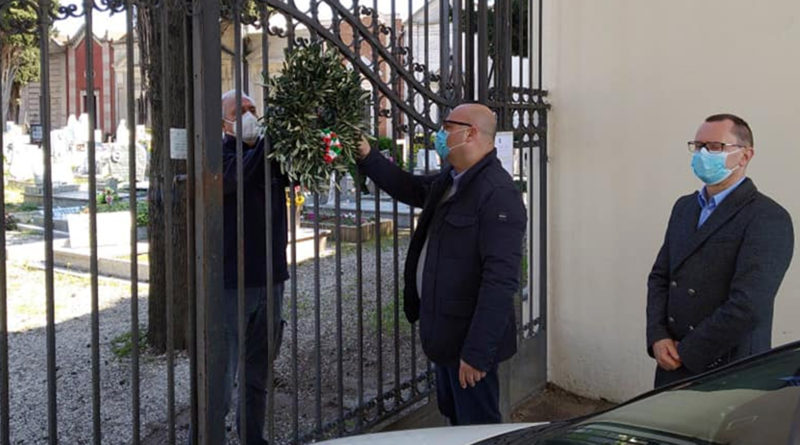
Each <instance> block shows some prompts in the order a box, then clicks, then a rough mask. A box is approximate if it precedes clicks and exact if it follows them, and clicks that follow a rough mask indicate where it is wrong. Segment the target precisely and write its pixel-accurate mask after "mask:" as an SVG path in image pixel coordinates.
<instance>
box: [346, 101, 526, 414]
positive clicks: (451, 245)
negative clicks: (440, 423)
mask: <svg viewBox="0 0 800 445" xmlns="http://www.w3.org/2000/svg"><path fill="white" fill-rule="evenodd" d="M495 131H496V121H495V117H494V114H493V113H492V111H491V110H490V109H489V108H487V107H485V106H483V105H479V104H463V105H460V106H458V107H456V108H455V109H453V111H452V112H451V113H450V114H449V115H448V116H447V118H446V119H445V120H444V121H443V126H442V129H441V130H440V131H439V132H438V133H437V135H436V142H435V145H436V151H437V152H438V153H439V155H440V156H441V158H442V160H443V161H444V160H447V161H448V164H449V166H447V167H444V168H443V170H442V171H441V172H440V173H439V174H436V175H430V176H415V175H412V174H410V173H408V172H405V171H403V170H402V169H400V168H399V167H397V166H396V165H395V164H393V163H392V162H390V161H389V160H388V159H386V158H385V157H383V156H382V155H381V154H380V152H378V151H377V150H376V149H373V150H370V147H369V144H367V143H366V142H364V143H362V145H361V149H360V151H361V153H360V155H361V160H360V162H359V167H360V168H361V170H362V171H363V172H364V173H365V174H367V175H368V176H369V177H370V178H371V179H372V180H373V181H374V182H375V183H376V184H377V185H378V186H379V187H380V188H381V189H383V190H385V191H387V192H388V193H389V194H390V195H392V197H394V198H396V199H398V200H399V201H402V202H404V203H406V204H408V205H411V206H415V207H422V208H423V210H422V214H421V215H420V218H419V222H418V225H417V228H416V231H415V232H414V235H413V236H412V238H411V243H410V245H409V248H408V254H407V256H406V264H405V272H404V281H405V289H404V300H403V310H404V312H405V315H406V318H407V319H408V321H409V322H411V323H413V322H416V321H417V320H419V322H420V325H419V334H420V340H421V342H422V347H423V349H424V351H425V354H426V355H427V356H428V358H429V359H431V361H433V362H434V363H435V365H436V366H435V373H436V394H437V401H438V405H439V411H440V412H441V413H442V414H443V415H445V416H446V417H448V418H449V420H450V422H451V423H452V424H453V425H468V424H483V423H498V422H501V416H500V410H499V383H498V376H497V365H498V364H499V363H500V362H502V361H503V360H506V359H508V358H510V357H511V356H512V355H513V354H514V353H515V352H516V329H517V326H516V322H515V320H514V303H513V301H514V294H515V293H516V292H517V291H518V290H519V275H520V261H521V258H522V238H523V236H524V234H525V227H526V221H527V215H526V212H525V207H524V205H523V203H522V198H521V195H520V193H519V191H518V190H517V188H516V187H515V185H514V183H513V181H512V179H511V177H510V176H509V174H508V173H507V172H506V171H505V170H504V169H503V167H502V165H501V164H500V161H499V160H498V158H497V152H496V150H495V149H494V137H495Z"/></svg>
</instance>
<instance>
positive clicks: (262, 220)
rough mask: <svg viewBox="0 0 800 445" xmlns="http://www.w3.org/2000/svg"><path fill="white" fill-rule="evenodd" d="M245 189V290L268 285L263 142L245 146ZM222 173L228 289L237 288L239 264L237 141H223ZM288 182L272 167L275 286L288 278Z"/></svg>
mask: <svg viewBox="0 0 800 445" xmlns="http://www.w3.org/2000/svg"><path fill="white" fill-rule="evenodd" d="M242 150H243V155H242V170H243V175H242V178H243V182H244V183H243V187H244V215H243V217H244V263H245V267H244V274H245V275H244V278H245V280H244V281H245V287H248V288H250V287H263V286H266V284H267V276H266V275H267V274H266V271H267V249H266V194H265V193H264V190H265V184H264V139H263V138H262V139H260V140H259V141H258V143H256V145H255V146H254V147H248V146H247V145H242ZM222 170H223V187H224V192H223V193H224V198H223V200H224V206H225V220H224V232H225V288H226V289H235V288H236V284H237V272H236V266H237V264H236V260H237V249H236V245H237V238H236V138H234V137H232V136H229V135H226V136H225V138H224V139H223V140H222ZM288 183H289V181H288V179H287V178H286V176H285V175H284V174H282V173H281V171H280V167H279V166H278V164H277V163H275V162H273V163H272V188H271V191H272V212H271V214H272V243H273V244H272V255H273V256H272V258H273V260H272V261H273V263H272V271H273V274H274V282H275V283H280V282H282V281H285V280H287V279H288V278H289V272H288V270H287V266H286V243H287V233H286V192H285V190H286V187H287V185H288Z"/></svg>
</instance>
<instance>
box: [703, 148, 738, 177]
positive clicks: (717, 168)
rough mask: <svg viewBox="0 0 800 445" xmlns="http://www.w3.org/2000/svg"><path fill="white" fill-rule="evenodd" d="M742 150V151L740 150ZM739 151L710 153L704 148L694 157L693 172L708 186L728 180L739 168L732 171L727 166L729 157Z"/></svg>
mask: <svg viewBox="0 0 800 445" xmlns="http://www.w3.org/2000/svg"><path fill="white" fill-rule="evenodd" d="M739 150H741V149H739ZM739 150H734V151H730V152H721V153H709V151H708V150H707V149H706V148H705V147H703V148H701V149H700V151H697V152H695V153H694V155H693V156H692V171H694V174H695V176H697V177H698V178H699V179H700V180H701V181H703V182H704V183H705V184H706V185H716V184H719V183H720V182H722V181H724V180H726V179H728V177H729V176H730V175H731V174H733V172H734V170H736V169H738V168H739V166H738V165H737V166H736V167H734V168H732V169H730V168H728V167H727V166H726V163H727V160H728V155H730V154H732V153H736V152H737V151H739Z"/></svg>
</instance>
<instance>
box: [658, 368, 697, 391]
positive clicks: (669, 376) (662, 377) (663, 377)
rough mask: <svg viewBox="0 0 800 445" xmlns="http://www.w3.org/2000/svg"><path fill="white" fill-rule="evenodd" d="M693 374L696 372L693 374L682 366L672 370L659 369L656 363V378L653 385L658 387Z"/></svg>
mask: <svg viewBox="0 0 800 445" xmlns="http://www.w3.org/2000/svg"><path fill="white" fill-rule="evenodd" d="M695 375H697V374H694V373H693V372H691V371H689V370H688V369H686V368H685V367H683V366H681V367H680V368H678V369H676V370H674V371H665V370H663V369H661V367H660V366H658V365H656V378H655V382H654V385H653V386H654V387H655V388H659V387H661V386H666V385H669V384H670V383H674V382H677V381H678V380H683V379H688V378H689V377H692V376H695Z"/></svg>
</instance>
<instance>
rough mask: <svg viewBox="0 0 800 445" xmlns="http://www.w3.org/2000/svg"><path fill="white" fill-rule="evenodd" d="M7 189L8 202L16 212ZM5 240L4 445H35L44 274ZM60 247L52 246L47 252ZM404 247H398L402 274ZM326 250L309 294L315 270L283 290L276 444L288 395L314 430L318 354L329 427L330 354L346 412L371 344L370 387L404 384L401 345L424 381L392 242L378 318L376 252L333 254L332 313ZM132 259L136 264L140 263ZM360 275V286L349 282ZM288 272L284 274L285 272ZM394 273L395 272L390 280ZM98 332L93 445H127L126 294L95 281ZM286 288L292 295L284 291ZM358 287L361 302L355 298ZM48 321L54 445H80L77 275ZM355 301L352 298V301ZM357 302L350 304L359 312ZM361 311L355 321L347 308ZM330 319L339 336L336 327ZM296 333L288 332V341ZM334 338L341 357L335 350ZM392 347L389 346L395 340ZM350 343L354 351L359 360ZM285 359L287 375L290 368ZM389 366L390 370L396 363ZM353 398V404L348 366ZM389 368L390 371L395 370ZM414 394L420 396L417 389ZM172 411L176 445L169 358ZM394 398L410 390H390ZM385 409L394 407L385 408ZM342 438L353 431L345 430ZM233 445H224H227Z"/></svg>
mask: <svg viewBox="0 0 800 445" xmlns="http://www.w3.org/2000/svg"><path fill="white" fill-rule="evenodd" d="M13 193H14V192H13V189H12V190H10V191H9V194H7V195H6V196H7V198H8V201H9V202H10V203H11V204H12V205H11V206H10V207H9V208H13V207H14V206H15V205H16V206H17V208H19V207H20V206H19V203H15V201H14V198H13ZM6 236H7V244H8V246H7V252H8V261H7V269H6V270H7V276H8V314H9V354H10V356H9V372H10V393H11V394H10V397H11V405H12V406H11V435H12V439H13V441H14V443H20V444H35V443H42V442H44V441H46V435H47V422H46V420H45V419H47V374H46V369H47V363H46V351H47V346H46V326H47V321H46V320H47V318H46V310H47V306H46V297H45V295H46V293H45V271H44V262H43V259H44V249H45V247H44V239H43V235H42V233H41V232H40V231H36V230H30V229H18V230H9V231H7V232H6ZM63 242H65V240H64V239H56V240H55V244H56V245H58V244H59V243H63ZM407 244H408V237H407V235H405V234H401V235H400V236H399V238H398V244H397V246H398V250H399V255H400V256H399V257H398V262H397V263H396V264H397V266H398V267H402V264H403V261H404V257H405V249H406V246H407ZM334 245H335V244H334V242H333V241H332V242H329V244H328V248H327V249H326V251H325V252H323V253H322V255H321V258H320V261H319V268H320V274H319V282H318V283H317V282H316V281H315V273H314V270H315V262H314V260H313V259H311V260H306V261H304V262H301V263H299V264H298V265H297V267H296V270H295V272H294V273H295V276H296V277H297V280H296V282H295V285H294V286H293V285H292V281H288V282H287V286H286V295H285V298H284V305H283V316H284V319H285V320H287V322H288V325H287V326H286V330H285V333H284V339H283V343H282V348H281V352H280V356H279V358H278V360H277V361H276V363H275V372H276V386H277V387H276V393H275V400H276V402H275V403H276V431H278V432H279V436H280V438H281V442H285V441H286V440H288V439H289V438H290V437H291V435H292V434H293V431H292V418H293V415H292V414H293V413H292V406H293V398H294V397H295V396H294V394H295V393H296V394H297V399H298V402H297V411H298V417H299V428H300V431H301V433H302V432H303V431H309V430H310V429H312V428H313V427H314V425H316V424H317V421H318V419H317V418H316V415H315V411H316V409H315V407H316V403H317V398H316V397H317V396H316V394H317V387H316V373H317V369H318V368H317V366H318V365H317V357H318V356H317V354H318V353H319V373H320V375H321V376H322V378H321V382H320V383H321V387H320V388H319V394H320V401H319V403H320V405H321V413H322V419H321V423H322V424H326V423H328V422H330V421H333V420H335V419H336V417H337V415H338V412H339V411H338V406H339V394H338V357H339V354H338V351H339V350H341V360H342V381H343V394H342V396H343V400H344V406H345V409H344V411H345V412H348V410H350V409H351V408H354V407H356V406H357V405H358V404H359V398H361V399H363V400H364V401H369V400H370V399H372V398H374V397H375V396H376V394H377V393H378V391H377V388H378V368H379V356H378V338H379V337H378V333H379V332H380V341H381V344H382V355H381V356H380V367H382V368H383V379H382V382H381V384H382V385H383V387H384V391H385V392H391V390H392V389H394V388H395V387H396V385H400V384H401V383H402V382H404V381H407V380H409V379H410V378H411V377H412V364H411V344H412V342H414V343H415V347H416V354H417V360H416V363H415V365H414V366H415V368H416V369H415V371H416V373H417V374H418V373H419V372H421V371H423V370H425V369H427V366H428V364H427V362H426V360H425V358H424V355H423V354H422V353H421V351H422V350H421V347H420V346H419V344H418V340H417V338H416V336H415V335H413V334H412V332H411V329H410V325H408V323H406V322H405V319H404V316H403V314H402V310H401V309H402V308H401V306H400V304H397V301H399V298H400V292H401V290H402V289H396V288H395V286H394V274H395V270H394V267H395V263H394V256H393V252H394V245H393V241H392V237H384V238H383V239H382V241H381V248H380V251H381V255H380V263H381V275H380V283H381V286H380V295H381V304H380V307H381V310H380V313H379V311H378V310H377V308H378V304H377V295H378V288H377V287H376V281H377V280H376V267H375V265H376V259H377V258H376V256H377V255H376V251H377V249H376V245H375V242H374V241H372V242H368V243H364V244H363V245H362V248H361V258H362V260H361V263H360V265H359V264H358V258H357V257H358V247H357V246H356V245H355V244H352V243H342V248H341V251H340V252H341V269H340V271H341V275H340V284H339V286H340V287H341V295H342V298H341V304H340V308H339V309H337V298H336V295H337V290H336V289H337V280H336V256H335V255H334V252H335V251H334ZM143 259H144V258H142V257H141V256H140V258H139V260H140V261H141V260H143ZM359 267H360V268H361V270H362V276H363V281H362V282H361V283H360V284H359V282H358V281H357V277H356V273H355V271H356V270H357V269H358V268H359ZM290 268H291V266H290ZM397 272H398V273H401V272H402V271H401V270H398V271H397ZM98 283H99V287H98V305H99V332H100V342H99V349H100V382H101V385H100V386H101V391H100V397H101V421H102V431H103V443H129V442H130V440H131V434H132V433H131V422H132V413H131V409H132V392H131V357H130V350H131V342H132V340H133V339H132V338H131V320H132V318H131V290H130V283H129V282H128V281H126V280H120V279H115V278H110V277H105V276H100V277H98ZM317 285H318V286H319V292H318V295H319V303H318V304H319V314H320V318H319V332H320V335H319V337H317V335H316V330H317V321H316V314H317V311H316V308H317V300H316V298H317V293H315V288H316V286H317ZM293 287H295V290H294V291H293V289H292V288H293ZM359 287H360V292H359ZM54 289H55V294H54V315H55V338H56V369H57V372H56V376H57V377H56V391H57V400H58V425H59V426H58V435H59V439H60V440H61V441H64V442H66V443H80V442H81V441H83V440H86V439H87V438H88V437H91V431H92V411H91V409H92V381H91V369H92V368H91V366H92V359H91V277H90V276H89V275H88V274H85V273H82V272H77V271H73V270H68V269H65V268H60V267H56V268H55V269H54ZM359 294H360V295H361V297H360V298H359V297H358V295H359ZM147 296H148V286H147V283H145V282H140V283H139V295H138V302H139V323H140V332H141V334H142V335H146V332H147ZM359 300H360V301H359ZM359 305H361V307H362V311H361V315H360V316H359V311H358V306H359ZM337 310H339V311H340V312H341V324H340V323H338V322H337V316H336V314H337ZM294 327H296V329H294ZM340 333H341V348H340V347H339V344H338V341H337V338H339V334H340ZM396 335H397V343H396V345H397V346H395V336H396ZM359 337H360V338H361V339H362V341H363V346H362V348H361V349H359V346H358V343H359ZM140 345H141V346H142V347H143V349H142V355H141V358H140V391H141V395H140V401H141V423H142V437H143V438H146V439H147V440H146V441H145V443H153V444H155V443H162V440H163V439H164V438H165V433H166V428H165V425H166V423H167V408H166V407H167V388H168V382H167V377H166V376H167V370H166V363H167V359H166V356H165V355H163V354H162V355H155V354H153V353H152V352H151V351H148V350H147V348H146V339H145V338H142V339H141V340H140ZM294 357H296V365H295V361H294ZM396 359H397V361H395V360H396ZM359 362H362V363H363V367H362V369H361V378H362V379H363V380H362V391H363V392H362V394H361V395H359V392H358V387H359V365H358V363H359ZM396 365H397V366H396ZM425 384H426V383H425V382H422V383H421V384H420V385H419V387H420V388H422V389H424V387H425ZM174 385H175V387H174V388H175V400H176V413H177V432H178V439H179V441H182V440H183V438H184V437H185V436H186V435H187V433H188V418H189V359H188V356H187V355H186V353H185V352H183V351H179V352H178V353H177V354H176V357H175V382H174ZM401 392H402V394H403V396H404V397H407V396H408V395H409V389H408V388H405V389H402V390H401ZM385 403H386V404H388V405H391V403H393V399H391V398H390V399H388V400H387V401H385ZM233 421H234V419H233V416H232V415H229V417H228V422H229V435H230V436H231V437H230V438H231V439H233V435H234V434H233V431H234V430H235V428H233ZM345 424H346V426H348V427H352V426H353V425H354V424H355V420H354V419H349V420H348V421H347V422H345ZM234 443H235V442H234Z"/></svg>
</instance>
